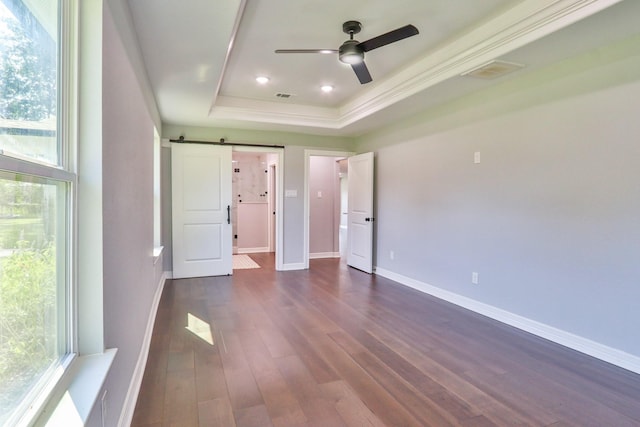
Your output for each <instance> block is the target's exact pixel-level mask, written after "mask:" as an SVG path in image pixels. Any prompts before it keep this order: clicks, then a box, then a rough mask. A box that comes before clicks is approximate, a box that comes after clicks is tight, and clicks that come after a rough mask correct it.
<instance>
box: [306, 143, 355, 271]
mask: <svg viewBox="0 0 640 427" xmlns="http://www.w3.org/2000/svg"><path fill="white" fill-rule="evenodd" d="M351 155H353V153H351V152H347V151H320V150H305V175H304V176H305V183H304V191H305V199H304V210H305V212H304V219H305V223H304V265H305V268H309V259H315V258H340V257H342V256H344V255H345V252H346V236H347V235H348V233H347V222H346V220H344V221H343V217H346V212H347V210H346V200H347V186H346V180H347V173H348V171H347V170H346V168H347V167H346V163H347V162H346V159H347V158H348V157H349V156H351ZM341 174H342V178H341V176H340V175H341ZM343 213H344V214H343Z"/></svg>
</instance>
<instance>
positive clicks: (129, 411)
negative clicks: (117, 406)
mask: <svg viewBox="0 0 640 427" xmlns="http://www.w3.org/2000/svg"><path fill="white" fill-rule="evenodd" d="M168 275H170V273H169V272H166V271H165V272H163V273H162V276H161V277H160V282H159V283H158V287H157V289H156V294H155V295H154V297H153V302H152V304H151V310H150V312H149V318H148V319H147V329H146V330H145V333H144V339H143V341H142V348H141V349H140V354H139V356H138V362H137V363H136V367H135V369H134V371H133V375H132V376H131V382H130V383H129V390H128V391H127V396H126V397H125V399H124V407H123V408H122V412H121V413H120V419H119V420H118V427H128V426H130V425H131V421H132V420H133V413H134V411H135V409H136V402H137V401H138V394H139V393H140V386H141V385H142V377H143V376H144V369H145V367H146V366H147V358H148V356H149V346H150V345H151V336H152V335H153V326H154V324H155V321H156V315H157V314H158V306H159V305H160V298H161V297H162V291H163V290H164V284H165V283H166V281H167V279H168V277H167V276H168Z"/></svg>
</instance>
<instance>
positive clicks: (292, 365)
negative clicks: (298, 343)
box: [275, 356, 346, 427]
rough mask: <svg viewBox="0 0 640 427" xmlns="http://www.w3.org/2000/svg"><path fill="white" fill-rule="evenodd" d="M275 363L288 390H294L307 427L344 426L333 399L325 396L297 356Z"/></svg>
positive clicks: (280, 359) (277, 360) (284, 358)
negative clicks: (306, 421)
mask: <svg viewBox="0 0 640 427" xmlns="http://www.w3.org/2000/svg"><path fill="white" fill-rule="evenodd" d="M275 363H276V364H277V366H278V369H279V370H280V373H281V374H282V378H283V379H284V380H285V381H286V382H287V384H288V385H289V389H290V390H295V392H296V396H297V398H298V402H299V403H300V406H301V407H302V410H303V412H304V413H305V415H306V418H307V420H308V425H309V426H322V427H324V426H336V427H339V426H345V425H346V424H345V422H344V421H343V419H342V417H341V416H340V415H339V414H338V411H337V410H336V405H335V403H336V402H335V399H334V398H330V397H327V396H326V392H325V391H324V390H323V389H322V388H321V387H320V385H319V384H318V383H317V382H316V380H315V378H314V377H313V376H312V375H311V372H310V371H309V370H308V369H307V366H305V364H304V363H303V362H302V360H301V359H300V358H299V357H298V356H287V357H283V358H279V359H276V360H275Z"/></svg>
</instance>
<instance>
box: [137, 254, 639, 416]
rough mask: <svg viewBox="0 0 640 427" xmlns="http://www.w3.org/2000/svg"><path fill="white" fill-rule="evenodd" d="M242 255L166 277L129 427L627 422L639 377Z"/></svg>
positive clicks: (390, 296) (378, 282) (346, 271)
mask: <svg viewBox="0 0 640 427" xmlns="http://www.w3.org/2000/svg"><path fill="white" fill-rule="evenodd" d="M251 256H252V258H253V259H254V260H255V261H256V262H257V263H258V264H260V265H261V268H259V269H253V270H238V271H234V275H233V276H231V277H207V278H197V279H180V280H171V281H168V282H167V283H166V285H165V289H164V292H163V295H162V298H161V300H160V304H159V307H158V314H157V316H158V317H157V319H156V323H155V325H154V331H153V336H152V338H151V343H150V348H149V359H148V362H147V367H146V369H145V374H144V377H143V380H142V387H141V390H140V393H139V396H138V402H137V405H136V410H135V413H134V417H133V422H132V426H134V427H142V426H145V427H149V426H159V425H162V426H180V427H189V426H196V425H200V426H218V425H220V426H222V425H224V426H231V427H234V425H235V426H237V427H244V426H261V427H262V426H297V427H333V426H337V427H343V426H358V427H360V426H431V425H433V426H437V427H439V426H442V425H459V426H465V427H487V426H506V425H521V426H554V427H565V426H572V427H578V426H579V427H583V426H591V425H593V426H614V425H615V426H627V425H628V426H640V404H638V402H640V375H637V374H634V373H631V372H629V371H625V370H624V369H621V368H617V367H615V366H612V365H609V364H606V363H604V362H601V361H598V360H596V359H593V358H591V357H588V356H585V355H583V354H579V353H577V352H575V351H573V350H569V349H566V348H564V347H560V346H558V345H556V344H554V343H551V342H549V341H546V340H543V339H541V338H539V337H535V336H533V335H530V334H527V333H525V332H522V331H519V330H516V329H514V328H512V327H510V326H508V325H504V324H501V323H499V322H496V321H493V320H491V319H487V318H485V317H483V316H480V315H478V314H475V313H472V312H469V311H467V310H464V309H462V308H460V307H456V306H453V305H451V304H449V303H446V302H443V301H440V300H438V299H436V298H434V297H431V296H428V295H424V294H422V293H419V292H417V291H415V290H413V289H409V288H406V287H404V286H401V285H398V284H396V283H394V282H393V281H391V280H388V279H385V278H382V277H377V276H375V275H368V274H365V273H362V272H360V271H357V270H354V269H351V268H348V267H346V266H345V265H344V264H343V263H342V262H341V261H340V260H333V259H327V260H311V262H310V269H309V270H300V271H289V272H276V271H275V270H274V267H273V266H274V257H273V254H252V255H251ZM190 315H191V316H195V317H197V318H198V319H199V320H200V321H201V322H203V324H204V325H205V326H206V325H209V327H210V330H211V336H212V338H213V341H214V342H213V344H212V343H210V342H207V340H205V339H203V337H202V336H201V335H199V334H198V333H196V332H197V331H196V332H193V331H190V330H189V329H187V328H186V326H187V319H188V318H189V316H190ZM205 329H206V327H205ZM205 332H206V331H205Z"/></svg>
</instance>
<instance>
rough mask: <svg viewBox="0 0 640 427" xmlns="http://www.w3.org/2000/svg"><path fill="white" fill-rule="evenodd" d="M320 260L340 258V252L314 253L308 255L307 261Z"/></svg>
mask: <svg viewBox="0 0 640 427" xmlns="http://www.w3.org/2000/svg"><path fill="white" fill-rule="evenodd" d="M321 258H340V252H316V253H310V254H309V259H321Z"/></svg>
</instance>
